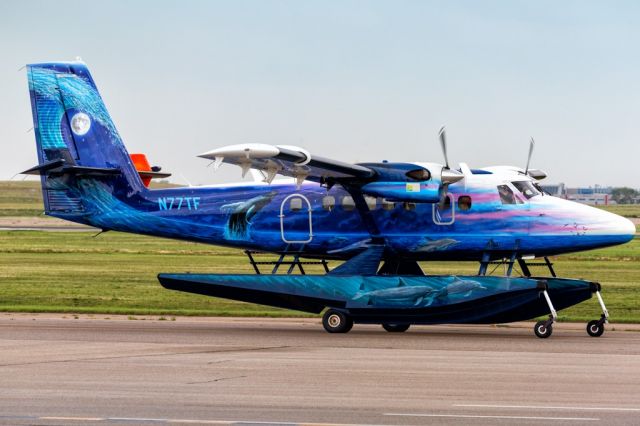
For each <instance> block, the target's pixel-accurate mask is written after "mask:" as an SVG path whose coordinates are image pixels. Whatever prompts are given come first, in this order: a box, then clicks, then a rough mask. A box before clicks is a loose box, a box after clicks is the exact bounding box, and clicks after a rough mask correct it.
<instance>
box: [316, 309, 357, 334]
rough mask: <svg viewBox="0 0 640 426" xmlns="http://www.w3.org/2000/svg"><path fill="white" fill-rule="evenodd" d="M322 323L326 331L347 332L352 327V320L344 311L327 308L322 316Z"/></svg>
mask: <svg viewBox="0 0 640 426" xmlns="http://www.w3.org/2000/svg"><path fill="white" fill-rule="evenodd" d="M322 325H323V326H324V329H325V330H327V332H328V333H347V332H348V331H349V330H351V327H353V320H352V319H351V318H350V317H349V316H348V315H347V314H345V313H344V312H340V311H336V310H335V309H329V310H327V312H325V313H324V315H323V316H322Z"/></svg>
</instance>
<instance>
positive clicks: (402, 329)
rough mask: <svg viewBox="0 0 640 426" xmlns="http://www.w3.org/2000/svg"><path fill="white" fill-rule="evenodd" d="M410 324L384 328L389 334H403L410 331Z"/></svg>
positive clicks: (390, 325) (383, 325) (386, 325)
mask: <svg viewBox="0 0 640 426" xmlns="http://www.w3.org/2000/svg"><path fill="white" fill-rule="evenodd" d="M409 326H410V324H382V328H384V329H385V330H387V331H388V332H389V333H403V332H405V331H407V330H408V329H409Z"/></svg>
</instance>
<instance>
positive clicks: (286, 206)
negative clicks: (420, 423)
mask: <svg viewBox="0 0 640 426" xmlns="http://www.w3.org/2000/svg"><path fill="white" fill-rule="evenodd" d="M312 214H313V213H312V210H311V203H310V202H309V199H308V198H307V197H305V196H304V195H302V194H291V195H289V196H287V197H286V198H285V199H284V200H282V204H280V236H281V237H282V241H284V242H285V243H287V244H306V243H309V242H311V240H312V239H313V225H312V221H311V219H312Z"/></svg>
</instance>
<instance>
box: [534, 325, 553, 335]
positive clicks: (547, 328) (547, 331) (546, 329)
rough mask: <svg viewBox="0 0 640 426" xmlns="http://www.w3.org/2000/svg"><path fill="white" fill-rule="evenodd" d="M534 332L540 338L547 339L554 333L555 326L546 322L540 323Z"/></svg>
mask: <svg viewBox="0 0 640 426" xmlns="http://www.w3.org/2000/svg"><path fill="white" fill-rule="evenodd" d="M533 332H534V333H536V336H538V337H539V338H541V339H546V338H547V337H549V336H551V333H553V325H551V324H549V325H547V322H546V321H538V322H537V323H536V325H535V327H533Z"/></svg>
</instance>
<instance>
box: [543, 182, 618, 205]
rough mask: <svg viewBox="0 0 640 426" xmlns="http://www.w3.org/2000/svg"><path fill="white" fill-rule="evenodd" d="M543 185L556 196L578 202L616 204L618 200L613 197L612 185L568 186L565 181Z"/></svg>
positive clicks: (546, 190)
mask: <svg viewBox="0 0 640 426" xmlns="http://www.w3.org/2000/svg"><path fill="white" fill-rule="evenodd" d="M541 186H542V188H543V189H544V190H545V192H547V193H549V194H550V195H553V196H554V197H560V198H565V199H567V200H571V201H577V202H578V203H582V204H590V205H608V204H616V202H615V201H613V200H612V199H611V191H612V190H613V188H612V187H610V186H600V185H595V186H590V187H587V188H585V187H581V188H567V187H566V185H565V184H564V183H559V184H557V185H541Z"/></svg>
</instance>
